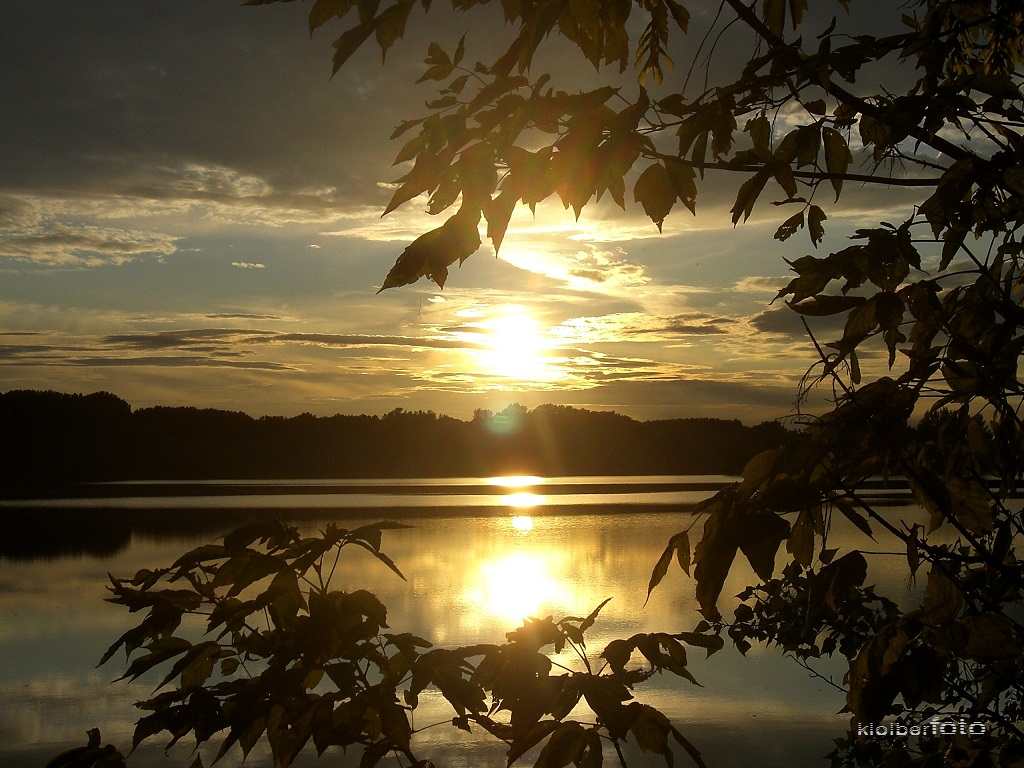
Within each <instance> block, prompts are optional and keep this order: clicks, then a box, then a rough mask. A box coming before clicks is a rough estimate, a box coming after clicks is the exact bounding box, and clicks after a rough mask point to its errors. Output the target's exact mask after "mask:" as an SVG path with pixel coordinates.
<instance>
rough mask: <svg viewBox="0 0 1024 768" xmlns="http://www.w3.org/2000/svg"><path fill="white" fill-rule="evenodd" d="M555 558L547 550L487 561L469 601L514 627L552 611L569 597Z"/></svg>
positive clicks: (489, 614) (475, 579)
mask: <svg viewBox="0 0 1024 768" xmlns="http://www.w3.org/2000/svg"><path fill="white" fill-rule="evenodd" d="M551 559H552V558H551V553H547V552H545V553H537V552H512V553H510V554H507V555H504V556H502V557H499V558H495V559H490V560H485V561H483V562H482V563H480V565H479V566H478V567H477V571H476V575H475V578H474V580H473V582H474V583H472V584H471V585H470V587H469V588H468V589H467V590H466V592H465V599H466V601H467V604H468V605H469V606H470V607H471V609H473V610H477V611H481V612H484V613H486V614H487V617H488V618H497V619H499V620H501V621H503V622H505V623H506V624H507V625H508V627H509V628H510V629H511V628H512V627H515V626H516V625H518V624H519V623H520V622H521V621H522V620H523V619H525V618H527V617H529V616H545V615H547V614H549V613H551V612H552V611H553V610H554V609H555V608H556V607H558V606H561V605H564V604H565V602H566V600H567V598H568V594H567V591H566V589H565V588H564V587H563V582H562V580H561V579H560V578H558V577H557V576H556V575H555V574H554V573H553V571H554V570H555V569H556V568H557V564H554V563H552V562H551Z"/></svg>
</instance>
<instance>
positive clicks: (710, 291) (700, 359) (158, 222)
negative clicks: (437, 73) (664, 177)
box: [0, 0, 910, 423]
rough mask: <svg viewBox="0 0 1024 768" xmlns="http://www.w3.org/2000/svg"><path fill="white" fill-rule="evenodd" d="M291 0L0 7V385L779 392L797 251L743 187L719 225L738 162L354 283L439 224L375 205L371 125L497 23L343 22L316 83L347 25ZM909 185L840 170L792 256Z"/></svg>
mask: <svg viewBox="0 0 1024 768" xmlns="http://www.w3.org/2000/svg"><path fill="white" fill-rule="evenodd" d="M692 5H693V8H691V11H692V12H693V14H694V19H695V21H694V24H695V25H698V24H699V23H700V22H701V21H702V20H701V17H700V14H701V10H700V7H699V5H698V4H692ZM862 5H863V4H862ZM308 8H309V5H308V3H304V2H303V3H288V4H282V5H270V6H263V7H243V6H241V5H240V4H239V2H238V0H174V1H173V2H171V1H170V0H134V1H132V2H128V1H127V0H102V1H99V0H77V1H76V2H73V3H71V2H62V1H53V0H33V2H31V3H25V2H19V1H18V0H0V19H2V23H0V71H2V72H3V77H2V78H0V99H2V103H3V105H4V107H3V110H2V111H0V391H6V390H11V389H24V388H31V389H56V390H60V391H65V392H92V391H97V390H106V391H109V392H112V393H114V394H116V395H119V396H120V397H123V398H124V399H126V400H128V401H129V402H130V403H132V404H133V405H134V406H136V407H141V406H149V405H158V404H161V405H196V406H202V407H216V408H226V409H231V410H243V411H246V412H248V413H250V414H253V415H259V414H283V415H292V414H297V413H301V412H305V411H308V412H311V413H314V414H333V413H338V412H340V413H384V412H387V411H390V410H392V409H393V408H396V407H402V408H405V409H424V410H426V409H431V410H434V411H437V412H440V413H447V414H451V415H454V416H458V417H461V418H467V417H469V416H470V415H471V414H472V412H473V410H474V409H476V408H489V409H492V410H498V409H500V408H502V407H504V406H505V405H506V404H508V403H511V402H520V403H522V404H524V405H527V406H530V407H533V406H536V405H538V404H540V403H544V402H553V403H561V404H566V405H573V406H578V407H583V408H591V409H614V410H616V411H619V412H621V413H626V414H629V415H631V416H634V417H637V418H641V419H652V418H668V417H676V416H717V417H723V418H740V419H742V420H744V421H746V422H748V423H756V422H758V421H762V420H764V419H768V418H774V417H778V416H784V415H786V414H788V413H790V412H791V411H792V403H793V400H794V396H795V393H796V387H797V383H798V381H799V378H800V376H801V375H802V374H803V373H804V372H805V371H806V369H807V367H808V366H809V365H810V363H812V362H813V359H814V358H813V354H814V353H813V347H812V346H811V345H810V342H809V341H808V340H807V339H806V337H805V336H804V333H803V329H802V327H801V325H800V323H799V319H798V318H797V317H796V316H795V315H794V313H792V312H791V311H789V310H788V309H787V308H786V307H785V306H784V305H783V304H782V302H776V303H775V304H774V305H770V302H771V299H772V298H773V297H774V295H775V294H776V292H777V291H778V289H779V288H780V287H781V286H783V285H785V283H786V281H787V277H786V275H787V272H788V265H787V264H786V263H785V261H784V259H785V258H789V259H794V258H798V257H800V256H803V255H805V254H807V253H810V252H811V251H812V247H811V244H810V242H809V240H808V238H807V236H806V233H804V232H801V233H799V234H798V235H796V236H794V237H793V238H791V239H790V240H789V241H788V242H786V243H778V242H775V241H773V240H772V234H773V233H774V231H775V229H776V227H777V226H778V224H779V223H780V222H781V220H782V218H785V217H788V215H789V213H790V212H786V213H785V214H784V216H782V217H781V218H780V211H779V209H775V208H773V207H772V206H770V205H768V204H767V203H768V201H769V199H770V196H767V197H766V198H765V202H764V203H763V204H762V205H761V207H760V209H759V211H760V212H759V213H758V212H755V215H754V216H753V217H752V218H751V220H750V221H749V222H747V223H746V224H742V225H740V226H739V227H737V228H733V226H732V224H731V222H730V217H729V213H728V211H729V208H730V206H731V205H732V195H734V194H735V188H736V185H737V184H738V183H740V182H741V181H742V179H737V178H731V179H730V178H726V179H719V178H713V177H712V176H709V177H708V181H707V183H706V184H705V185H704V186H703V187H702V188H701V191H700V196H699V197H698V204H697V205H698V207H697V214H698V215H697V217H696V218H694V217H692V216H691V215H690V213H689V212H688V211H686V210H685V209H684V208H683V207H682V206H681V205H679V206H677V207H676V209H675V210H674V211H673V213H672V215H671V216H670V217H669V218H668V219H667V220H666V222H665V227H664V232H663V233H662V234H659V233H658V230H657V227H655V226H654V225H653V224H652V223H651V222H650V220H649V219H647V218H646V217H645V216H644V213H643V210H642V209H641V208H640V206H639V205H638V204H633V205H630V206H628V208H627V211H626V212H622V211H621V210H620V209H619V208H617V207H616V206H614V204H611V203H610V201H608V200H607V199H605V200H603V201H602V202H601V203H600V204H597V205H592V206H590V207H588V208H587V209H585V210H584V212H583V215H582V216H581V218H580V220H579V221H578V222H577V221H576V220H575V219H574V216H573V214H572V211H568V212H566V211H564V210H563V209H562V206H561V204H560V203H559V202H558V200H557V199H553V200H551V201H549V202H548V203H547V204H545V205H542V206H540V207H539V208H538V210H537V214H536V216H535V217H534V216H532V215H531V214H530V212H529V211H528V210H526V209H523V210H518V211H517V212H516V214H515V216H514V218H513V220H512V225H511V226H510V229H509V232H508V234H507V236H506V238H505V241H504V244H503V246H502V250H501V254H500V257H499V258H495V256H494V252H493V250H492V249H491V248H490V245H489V244H488V243H487V242H486V241H485V244H484V246H483V247H482V249H481V250H480V251H479V252H478V253H477V254H476V255H474V256H473V257H472V258H470V259H469V260H468V261H467V262H466V263H465V264H464V265H463V266H462V268H461V269H455V270H453V271H452V273H451V275H450V277H449V280H448V283H447V284H446V285H445V288H444V290H443V291H442V290H439V289H438V288H437V287H436V286H434V285H433V284H432V283H428V282H426V281H425V280H421V281H420V282H419V283H416V284H415V285H413V286H409V287H406V288H399V289H393V290H388V291H386V292H384V293H381V294H380V295H376V294H377V290H378V289H379V288H380V285H381V283H382V281H383V279H384V276H385V275H386V274H387V272H388V270H389V268H390V267H391V264H392V263H393V262H394V260H395V258H396V257H397V256H398V254H400V253H401V252H402V249H403V248H404V247H405V246H406V245H407V244H408V243H409V242H411V241H412V240H413V239H414V238H415V237H416V236H418V235H419V234H422V233H423V232H425V231H427V230H428V229H431V228H433V227H436V226H439V225H440V224H441V223H442V221H443V219H444V215H442V216H441V217H437V218H435V217H431V216H429V215H427V214H426V213H425V212H424V209H425V204H424V202H423V201H422V200H413V201H412V202H411V203H409V204H407V205H406V206H403V207H402V208H401V209H399V210H398V211H396V212H394V213H391V214H389V215H388V216H386V217H384V218H381V216H380V214H381V212H382V211H383V210H384V207H385V206H386V204H387V201H388V199H389V197H390V191H389V185H388V182H391V181H394V180H395V179H396V178H398V177H399V176H400V175H401V174H402V173H403V172H404V169H403V168H402V167H392V160H393V158H394V156H395V153H396V152H397V151H398V149H399V148H400V146H401V143H400V142H391V141H388V136H389V135H390V133H391V131H392V130H393V128H394V127H395V126H396V125H397V124H398V123H399V122H400V121H401V120H403V119H406V118H412V117H418V116H421V115H423V114H426V111H427V110H426V108H425V107H424V102H425V101H426V100H429V99H431V98H435V97H436V88H437V85H436V84H424V85H421V86H415V85H413V83H414V82H415V80H416V79H417V78H418V77H419V76H420V74H422V72H423V71H424V69H425V65H424V64H423V58H424V55H425V53H426V48H427V44H428V42H429V41H431V40H437V41H438V42H441V43H442V45H444V46H445V47H446V48H448V49H449V50H451V49H452V48H454V43H455V41H457V40H458V38H459V37H460V36H461V35H462V34H463V33H468V38H467V40H468V44H467V55H466V58H467V60H470V61H475V60H477V59H485V60H489V59H493V57H494V55H495V52H496V51H498V50H499V46H501V45H502V44H503V43H507V41H508V40H509V39H510V35H511V34H512V30H511V29H510V28H508V27H506V26H504V25H503V23H502V21H501V18H500V16H499V15H497V14H496V12H495V9H490V8H483V9H477V10H479V11H480V12H479V13H470V14H462V15H453V14H451V13H450V12H446V11H445V9H444V8H441V7H440V6H438V7H436V8H435V11H437V12H436V13H432V14H431V16H430V17H424V16H423V15H422V14H419V15H415V14H414V16H413V19H414V20H415V21H416V24H417V26H416V28H415V29H409V30H408V32H407V35H406V38H405V39H404V40H402V41H399V43H397V44H396V46H395V47H394V48H393V49H392V50H391V51H390V52H389V53H388V57H387V62H386V64H385V65H384V66H383V67H382V66H381V57H380V52H379V50H378V49H377V48H376V46H374V45H372V44H371V45H367V46H366V47H365V48H364V50H361V51H360V52H359V53H358V54H357V55H356V56H355V57H354V58H353V59H352V60H351V61H350V62H349V64H348V65H347V66H346V67H345V68H344V69H343V70H342V71H341V72H339V73H338V75H337V76H335V77H334V78H331V77H330V58H331V54H332V48H331V42H332V41H333V39H334V38H335V37H336V36H337V35H339V34H340V33H341V32H342V31H343V30H344V29H345V28H347V26H348V22H346V23H344V24H334V25H328V26H327V27H325V28H322V29H321V30H318V32H317V33H316V34H315V35H313V37H312V39H310V37H309V35H308V31H307V26H306V13H307V12H308ZM832 10H833V9H829V14H830V15H829V18H825V19H823V23H822V24H821V27H822V29H824V27H825V26H827V24H828V21H829V20H830V18H831V13H832ZM704 23H706V20H704ZM842 23H846V22H845V21H843V22H842ZM819 31H820V30H819ZM721 45H724V46H730V45H732V46H735V55H733V56H732V59H733V60H734V61H735V60H736V57H742V58H741V59H740V60H741V61H745V60H746V57H747V56H749V55H750V53H751V51H752V48H751V43H750V41H749V39H748V38H746V37H743V36H739V35H737V36H736V38H735V39H734V40H733V39H731V38H729V37H728V36H727V37H726V38H724V39H723V42H722V43H721ZM542 50H543V56H542V59H541V61H540V62H539V65H540V64H543V65H544V66H552V65H557V66H558V67H559V68H560V69H559V71H558V76H559V77H560V78H562V83H561V87H564V88H566V89H568V90H571V89H573V88H577V89H579V88H585V87H593V85H594V83H595V82H596V81H595V80H594V77H595V76H594V73H593V69H592V68H590V66H589V65H588V64H586V63H585V62H582V61H577V60H575V59H573V58H571V57H570V56H569V55H568V54H567V49H566V48H564V47H559V44H558V43H557V42H556V41H549V43H548V44H547V47H546V48H544V49H542ZM682 61H685V56H684V55H683V54H682V53H680V54H679V55H678V57H677V62H682ZM627 74H629V73H627ZM714 74H715V73H714V72H713V73H712V76H714ZM625 82H627V83H628V82H629V81H628V79H627V80H626V81H625ZM672 82H677V81H675V80H673V79H671V78H670V79H669V80H666V85H665V88H668V87H669V86H670V85H671V83H672ZM634 87H635V80H634ZM667 92H669V91H667V90H665V91H664V92H663V93H662V94H661V95H664V93H667ZM652 95H653V96H654V97H655V98H657V97H658V95H659V93H658V92H657V91H655V92H654V94H652ZM785 117H786V116H785V115H782V116H781V118H782V120H783V122H784V121H785ZM631 190H632V182H631V181H630V180H627V202H629V203H631V202H632V192H631ZM909 200H910V198H902V199H901V198H899V197H898V196H897V193H895V192H889V191H886V190H884V189H882V190H881V191H879V189H863V188H857V187H856V186H853V185H850V186H848V188H847V189H846V191H844V196H843V199H842V202H841V205H842V208H841V209H840V208H835V209H833V208H832V207H831V206H829V205H828V204H827V203H830V202H831V197H830V196H828V200H826V201H824V203H823V207H825V209H826V211H827V212H828V215H829V221H828V226H829V234H828V237H827V238H826V241H825V243H824V245H823V246H822V247H821V248H820V249H819V250H822V249H824V248H828V247H829V246H832V247H842V246H843V244H844V243H845V242H847V241H846V238H847V237H849V235H850V234H852V232H853V231H854V230H855V229H856V228H857V227H861V226H867V225H872V224H877V222H878V221H879V219H880V218H881V219H886V218H888V219H890V220H900V219H899V218H897V217H902V216H903V215H905V213H906V212H907V210H908V202H909ZM825 252H827V251H825ZM828 332H829V333H834V332H835V331H834V329H829V331H828ZM826 335H828V334H826Z"/></svg>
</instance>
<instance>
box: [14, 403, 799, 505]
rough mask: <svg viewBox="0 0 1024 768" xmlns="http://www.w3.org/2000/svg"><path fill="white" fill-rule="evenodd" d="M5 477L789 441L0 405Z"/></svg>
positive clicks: (569, 471)
mask: <svg viewBox="0 0 1024 768" xmlns="http://www.w3.org/2000/svg"><path fill="white" fill-rule="evenodd" d="M0 435H2V437H0V457H2V461H0V478H2V479H3V480H4V481H5V482H6V483H7V484H9V485H12V484H14V485H17V484H30V485H59V484H63V483H67V482H83V481H100V480H106V481H110V480H142V479H146V480H171V479H212V478H239V479H266V478H326V477H380V478H388V477H460V476H468V477H475V476H494V475H502V474H536V475H542V476H559V475H623V474H625V475H631V474H638V475H642V474H738V473H739V472H740V471H741V470H742V468H743V466H744V465H745V464H746V462H747V461H748V460H749V459H750V458H751V457H752V456H754V455H755V454H757V453H758V452H760V451H762V450H766V449H768V448H772V447H776V446H779V445H781V444H783V443H784V442H785V441H787V440H788V439H790V438H791V437H792V433H790V432H788V431H787V430H786V429H785V428H784V427H783V426H782V425H781V424H779V423H776V422H765V423H763V424H758V425H756V426H746V425H744V424H742V423H741V422H740V421H738V420H731V421H730V420H724V419H711V418H689V419H669V420H658V421H637V420H635V419H632V418H630V417H628V416H624V415H622V414H618V413H612V412H605V411H589V410H584V409H579V408H571V407H566V406H557V405H542V406H539V407H537V408H535V409H533V410H528V409H526V408H524V407H523V406H519V405H511V406H509V407H507V408H505V409H504V410H502V411H500V412H497V413H493V412H490V411H486V410H478V411H476V413H475V414H474V416H473V418H472V419H471V420H469V421H464V420H460V419H456V418H452V417H450V416H443V415H439V414H437V413H434V412H432V411H406V410H403V409H401V408H398V409H395V410H393V411H391V412H390V413H387V414H385V415H383V416H375V415H359V416H348V415H340V414H339V415H335V416H313V415H311V414H309V413H304V414H302V415H299V416H294V417H283V416H262V417H258V418H254V417H252V416H249V415H247V414H245V413H241V412H236V411H224V410H215V409H200V408H194V407H164V406H159V407H153V408H139V409H133V408H132V407H131V405H130V404H129V403H127V402H126V401H124V400H122V399H121V398H119V397H116V396H115V395H112V394H110V393H107V392H97V393H93V394H88V395H82V394H64V393H59V392H52V391H47V392H40V391H30V390H16V391H10V392H7V393H2V394H0Z"/></svg>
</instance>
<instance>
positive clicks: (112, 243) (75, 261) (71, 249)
mask: <svg viewBox="0 0 1024 768" xmlns="http://www.w3.org/2000/svg"><path fill="white" fill-rule="evenodd" d="M7 218H8V220H9V225H8V227H7V228H6V229H4V230H3V231H2V232H0V259H12V260H15V261H19V262H27V263H31V264H35V265H39V266H46V267H96V266H104V265H118V264H125V263H127V262H130V261H134V260H135V259H137V258H139V257H142V256H149V257H155V258H158V259H160V258H164V257H166V256H170V255H172V254H173V253H174V252H175V250H176V247H175V241H176V240H177V238H176V237H173V236H170V235H167V234H164V233H159V232H151V231H145V230H140V229H120V228H116V227H101V226H97V225H95V224H80V223H69V222H64V221H57V220H55V219H52V218H49V217H46V216H43V215H40V212H39V211H38V210H36V209H33V208H32V206H30V205H27V204H23V205H22V206H21V207H19V208H15V209H14V210H13V214H11V213H10V212H9V213H8V216H7Z"/></svg>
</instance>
